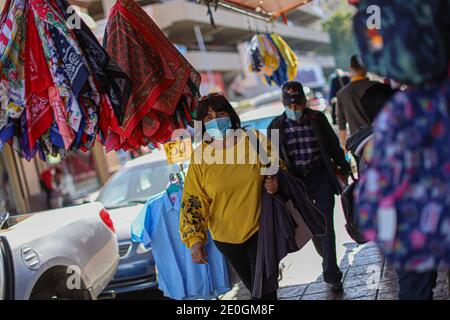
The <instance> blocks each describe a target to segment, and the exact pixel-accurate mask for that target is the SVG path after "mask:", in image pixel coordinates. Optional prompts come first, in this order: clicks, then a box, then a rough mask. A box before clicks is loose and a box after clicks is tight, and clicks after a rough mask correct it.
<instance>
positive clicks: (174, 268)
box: [131, 190, 231, 300]
mask: <svg viewBox="0 0 450 320" xmlns="http://www.w3.org/2000/svg"><path fill="white" fill-rule="evenodd" d="M182 193H183V191H182V190H180V191H178V192H177V193H175V194H174V195H175V196H176V200H175V202H172V200H171V199H170V197H169V194H168V193H167V192H166V191H164V192H163V193H160V194H158V195H156V196H154V197H152V198H151V199H150V200H149V201H148V202H147V203H146V204H145V207H144V208H143V209H142V211H141V212H140V214H139V215H138V217H137V218H136V220H135V221H134V222H133V224H132V226H131V233H132V241H134V242H142V243H143V244H144V245H145V246H146V247H149V246H150V244H151V247H152V252H153V256H154V259H155V263H156V267H157V269H158V287H159V289H160V290H161V291H163V292H164V296H166V297H169V298H172V299H177V300H186V299H212V298H216V297H217V296H219V295H222V294H224V293H226V292H228V291H230V290H231V284H230V279H229V273H228V268H227V264H226V260H225V258H224V257H223V255H222V254H221V253H220V252H219V250H218V249H217V247H216V245H215V244H214V242H213V241H212V240H209V241H208V243H207V244H206V251H207V253H208V264H195V263H193V262H192V258H191V252H190V250H189V249H188V248H187V247H186V245H185V244H184V243H183V242H181V238H180V233H179V224H180V205H181V197H182ZM208 238H209V239H211V237H208Z"/></svg>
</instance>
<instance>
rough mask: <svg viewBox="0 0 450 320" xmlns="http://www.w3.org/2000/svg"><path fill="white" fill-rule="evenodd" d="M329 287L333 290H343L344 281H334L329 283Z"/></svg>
mask: <svg viewBox="0 0 450 320" xmlns="http://www.w3.org/2000/svg"><path fill="white" fill-rule="evenodd" d="M328 287H329V288H330V290H331V291H333V292H341V291H343V290H344V287H343V286H342V282H340V281H338V282H334V283H328Z"/></svg>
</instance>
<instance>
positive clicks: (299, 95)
mask: <svg viewBox="0 0 450 320" xmlns="http://www.w3.org/2000/svg"><path fill="white" fill-rule="evenodd" d="M282 95H283V105H284V106H285V112H284V113H283V114H282V115H280V116H279V117H277V118H275V119H274V120H273V121H272V123H271V124H270V125H269V128H268V133H269V135H270V132H271V130H273V129H278V130H279V137H280V141H279V147H280V158H281V160H283V161H284V162H285V164H286V166H287V168H288V171H289V172H290V173H291V174H293V175H294V176H295V177H298V178H300V179H301V180H302V181H303V182H304V184H305V186H306V189H307V193H308V195H309V196H310V197H311V200H313V202H314V203H315V205H316V206H317V208H318V209H319V210H320V211H321V212H322V214H323V215H324V216H325V217H326V222H327V233H326V235H325V236H324V237H320V238H314V239H313V240H314V244H315V246H316V249H317V251H318V252H319V254H321V256H322V257H323V272H324V280H325V281H326V282H327V283H328V284H329V285H330V288H331V289H332V290H334V291H340V290H342V283H341V280H342V272H341V271H340V269H339V266H338V265H337V258H336V236H335V231H334V220H333V214H334V204H335V201H334V195H335V194H340V193H341V191H342V190H341V186H340V184H339V183H338V180H337V177H336V171H337V172H340V173H341V174H342V175H343V176H345V177H347V178H348V176H349V175H350V174H351V168H350V165H349V164H348V162H347V161H346V160H345V155H344V151H343V150H342V149H341V147H340V145H339V140H338V138H337V136H336V134H335V132H334V131H333V128H332V127H331V125H330V123H329V122H328V120H327V118H326V117H325V115H324V114H323V113H322V112H318V111H314V110H311V109H309V108H307V107H306V104H307V98H306V95H305V93H304V91H303V86H302V84H301V83H300V82H296V81H291V82H287V83H285V84H284V86H283V88H282ZM269 138H270V136H269Z"/></svg>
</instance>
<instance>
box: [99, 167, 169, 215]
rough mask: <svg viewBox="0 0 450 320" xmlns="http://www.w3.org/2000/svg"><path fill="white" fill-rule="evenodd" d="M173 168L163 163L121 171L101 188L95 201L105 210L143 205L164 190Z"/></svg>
mask: <svg viewBox="0 0 450 320" xmlns="http://www.w3.org/2000/svg"><path fill="white" fill-rule="evenodd" d="M172 171H173V167H172V166H171V165H169V164H166V163H163V164H159V165H155V164H153V165H152V164H149V165H142V166H139V167H135V168H128V169H123V170H122V171H120V172H118V173H117V174H116V176H114V177H113V178H112V179H111V180H110V181H108V182H107V183H106V185H105V186H104V187H103V189H102V191H101V192H100V195H99V197H98V199H97V201H100V202H101V203H102V204H103V205H104V206H105V208H113V207H120V206H127V205H132V204H135V203H145V202H146V201H147V200H148V199H150V198H151V197H152V196H154V195H156V194H158V193H160V192H162V191H164V190H165V188H166V186H167V184H168V183H169V175H170V173H171V172H172Z"/></svg>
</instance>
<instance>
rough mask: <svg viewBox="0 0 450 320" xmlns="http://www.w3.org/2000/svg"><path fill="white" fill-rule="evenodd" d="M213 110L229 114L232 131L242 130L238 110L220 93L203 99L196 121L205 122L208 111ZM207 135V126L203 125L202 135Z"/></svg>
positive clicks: (211, 94)
mask: <svg viewBox="0 0 450 320" xmlns="http://www.w3.org/2000/svg"><path fill="white" fill-rule="evenodd" d="M209 108H211V109H212V110H213V111H214V112H222V111H225V112H226V113H228V115H229V117H230V121H231V129H234V130H236V129H241V128H242V127H241V119H240V118H239V116H238V114H237V113H236V110H234V108H233V106H232V105H231V104H230V102H229V101H228V100H227V98H225V96H224V95H222V94H219V93H210V94H209V95H208V96H206V97H205V98H203V99H200V102H199V105H198V112H197V117H196V120H199V121H203V119H205V117H206V116H207V115H208V110H209ZM204 133H205V124H204V123H202V134H204Z"/></svg>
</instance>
